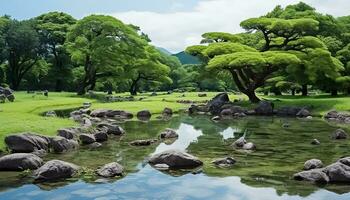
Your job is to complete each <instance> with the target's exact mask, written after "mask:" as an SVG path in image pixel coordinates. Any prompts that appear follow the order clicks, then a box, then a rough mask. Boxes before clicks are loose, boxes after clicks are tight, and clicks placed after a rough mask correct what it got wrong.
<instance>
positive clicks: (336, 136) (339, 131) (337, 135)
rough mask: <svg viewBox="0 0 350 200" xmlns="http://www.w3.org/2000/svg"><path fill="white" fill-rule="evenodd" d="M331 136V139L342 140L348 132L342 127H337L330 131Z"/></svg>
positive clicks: (346, 136)
mask: <svg viewBox="0 0 350 200" xmlns="http://www.w3.org/2000/svg"><path fill="white" fill-rule="evenodd" d="M331 138H332V139H333V140H343V139H347V138H348V134H347V133H346V132H345V131H344V130H343V129H337V130H335V131H334V132H333V133H332V135H331Z"/></svg>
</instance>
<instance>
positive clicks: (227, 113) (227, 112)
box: [220, 109, 233, 118]
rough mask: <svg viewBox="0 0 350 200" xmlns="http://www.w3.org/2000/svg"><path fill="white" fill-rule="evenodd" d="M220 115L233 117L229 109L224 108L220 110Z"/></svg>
mask: <svg viewBox="0 0 350 200" xmlns="http://www.w3.org/2000/svg"><path fill="white" fill-rule="evenodd" d="M220 116H222V117H226V118H227V117H233V112H232V110H231V109H224V110H222V111H221V112H220Z"/></svg>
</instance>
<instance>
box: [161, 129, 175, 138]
mask: <svg viewBox="0 0 350 200" xmlns="http://www.w3.org/2000/svg"><path fill="white" fill-rule="evenodd" d="M178 137H179V135H178V134H177V133H176V131H175V130H174V129H170V128H167V129H165V131H163V132H162V133H160V138H162V139H170V138H178Z"/></svg>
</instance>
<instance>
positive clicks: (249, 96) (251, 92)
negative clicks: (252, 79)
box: [244, 90, 260, 103]
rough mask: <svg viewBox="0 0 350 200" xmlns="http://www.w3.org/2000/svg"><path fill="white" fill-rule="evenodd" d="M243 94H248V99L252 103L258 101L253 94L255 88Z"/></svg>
mask: <svg viewBox="0 0 350 200" xmlns="http://www.w3.org/2000/svg"><path fill="white" fill-rule="evenodd" d="M244 94H246V95H247V96H248V98H249V101H250V102H252V103H258V102H259V101H260V99H259V98H258V97H257V96H256V94H255V90H249V91H246V92H245V93H244Z"/></svg>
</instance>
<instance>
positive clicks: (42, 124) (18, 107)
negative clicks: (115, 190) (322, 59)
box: [0, 92, 350, 149]
mask: <svg viewBox="0 0 350 200" xmlns="http://www.w3.org/2000/svg"><path fill="white" fill-rule="evenodd" d="M216 94H217V93H213V92H209V93H207V95H208V96H207V97H198V93H195V92H194V93H185V96H183V94H181V93H173V94H171V95H167V94H161V93H160V94H159V95H157V96H150V94H141V95H139V96H137V97H136V98H137V99H138V98H145V99H143V100H142V101H135V102H114V103H103V102H100V101H97V100H94V99H89V98H82V97H77V96H76V95H74V94H73V93H50V94H49V97H48V98H47V97H44V96H41V95H36V96H33V95H32V94H27V93H25V92H17V93H16V101H15V102H14V103H5V104H0V149H2V148H3V147H4V143H3V140H4V137H5V136H6V135H9V134H12V133H19V132H25V131H33V132H38V133H41V134H45V135H55V134H56V130H57V129H59V128H62V127H69V126H73V125H75V123H74V122H73V121H71V120H69V119H63V118H47V117H43V116H41V114H42V113H43V112H46V111H49V110H58V109H71V108H77V107H79V106H81V105H82V104H83V103H84V102H92V105H93V106H92V108H93V109H96V108H109V109H122V110H127V111H129V112H132V113H134V114H135V113H136V112H137V111H140V110H143V109H148V110H150V111H151V112H152V113H153V114H159V113H161V112H162V110H163V109H164V108H165V107H169V108H172V109H173V110H174V111H175V112H176V111H179V110H180V109H185V108H187V107H188V106H189V105H188V104H181V103H177V101H178V100H191V101H205V100H209V99H211V98H212V97H214V96H215V95H216ZM117 96H128V94H127V93H125V94H118V95H117ZM239 98H241V99H245V98H244V97H243V96H236V95H230V99H231V100H233V99H239ZM263 98H265V97H263ZM266 98H268V99H270V100H276V99H278V100H277V101H274V102H275V104H276V107H281V106H286V105H289V106H291V105H296V106H312V111H313V114H315V115H321V114H324V113H325V112H327V111H329V110H331V109H337V110H346V111H350V97H338V98H331V97H329V96H315V97H300V96H296V97H291V96H279V97H266ZM240 104H241V105H243V106H248V107H253V106H254V105H251V104H250V103H249V102H247V101H243V102H242V103H240Z"/></svg>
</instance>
